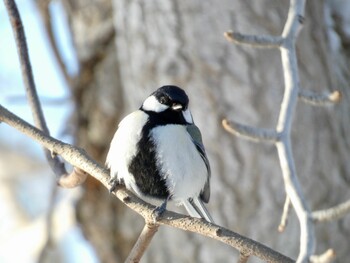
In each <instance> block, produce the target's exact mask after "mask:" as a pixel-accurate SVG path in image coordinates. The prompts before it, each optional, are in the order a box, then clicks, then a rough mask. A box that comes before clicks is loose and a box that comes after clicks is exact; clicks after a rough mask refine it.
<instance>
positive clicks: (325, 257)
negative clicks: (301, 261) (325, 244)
mask: <svg viewBox="0 0 350 263" xmlns="http://www.w3.org/2000/svg"><path fill="white" fill-rule="evenodd" d="M335 258H336V254H335V252H334V250H333V249H328V250H327V251H326V252H324V253H323V254H321V255H314V256H311V258H310V262H311V263H330V262H333V261H334V260H335Z"/></svg>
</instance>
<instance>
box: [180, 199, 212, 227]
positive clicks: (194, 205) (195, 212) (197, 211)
mask: <svg viewBox="0 0 350 263" xmlns="http://www.w3.org/2000/svg"><path fill="white" fill-rule="evenodd" d="M183 205H184V206H185V208H186V210H187V212H188V213H189V214H190V215H191V216H193V217H200V218H204V219H205V220H207V221H208V222H211V223H214V220H213V218H212V217H211V215H210V214H209V212H208V210H207V208H206V207H205V205H204V204H203V202H202V200H200V199H199V198H193V199H188V200H186V201H185V202H183Z"/></svg>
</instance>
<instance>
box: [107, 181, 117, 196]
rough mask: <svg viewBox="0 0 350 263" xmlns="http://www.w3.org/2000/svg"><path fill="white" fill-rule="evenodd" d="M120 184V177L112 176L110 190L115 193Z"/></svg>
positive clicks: (109, 183)
mask: <svg viewBox="0 0 350 263" xmlns="http://www.w3.org/2000/svg"><path fill="white" fill-rule="evenodd" d="M118 184H119V182H118V179H116V178H112V179H111V180H109V182H108V185H109V189H108V190H109V192H110V193H113V191H114V190H115V189H116V188H117V185H118Z"/></svg>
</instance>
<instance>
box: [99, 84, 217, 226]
mask: <svg viewBox="0 0 350 263" xmlns="http://www.w3.org/2000/svg"><path fill="white" fill-rule="evenodd" d="M188 103H189V99H188V96H187V94H186V93H185V91H184V90H182V89H180V88H179V87H176V86H170V85H169V86H163V87H161V88H159V89H157V90H156V91H155V92H153V93H152V94H151V95H150V96H149V97H148V98H147V99H146V100H145V101H144V102H143V104H142V106H141V107H140V109H139V110H137V111H134V112H132V113H131V114H129V115H127V116H126V117H125V118H124V119H123V120H122V121H121V122H120V124H119V126H118V129H117V131H116V133H115V135H114V138H113V140H112V142H111V145H110V149H109V152H108V155H107V160H106V164H107V166H108V167H109V168H110V171H111V179H112V181H114V182H117V183H122V182H123V183H124V184H125V186H126V188H127V189H130V190H132V191H134V192H135V193H136V194H137V195H138V196H139V197H140V198H142V199H146V200H152V199H155V200H160V201H162V202H163V203H162V205H161V206H160V207H158V208H159V209H160V210H161V211H160V212H163V211H164V210H165V208H166V204H167V201H168V200H172V201H175V202H176V203H177V204H183V205H184V206H185V208H186V209H187V211H188V213H189V214H190V215H191V216H194V217H201V218H204V219H206V220H207V221H209V222H213V219H212V217H211V216H210V214H209V213H208V211H207V209H206V207H205V206H204V204H203V202H205V203H208V201H209V197H210V166H209V161H208V158H207V155H206V153H205V149H204V146H203V143H202V136H201V133H200V131H199V129H198V127H197V126H196V125H195V124H194V122H193V119H192V115H191V112H190V110H189V108H188Z"/></svg>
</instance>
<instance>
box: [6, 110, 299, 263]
mask: <svg viewBox="0 0 350 263" xmlns="http://www.w3.org/2000/svg"><path fill="white" fill-rule="evenodd" d="M0 121H2V122H4V123H7V124H8V125H10V126H12V127H14V128H16V129H17V130H18V131H20V132H22V133H24V134H25V135H27V136H29V137H30V138H32V139H33V140H35V141H37V142H38V143H40V144H41V145H42V146H44V147H46V148H47V149H49V150H50V151H53V152H55V153H57V154H59V155H60V156H61V157H62V158H63V159H65V160H66V161H67V162H69V163H70V164H71V165H73V166H74V167H78V168H79V169H81V170H83V171H85V172H86V173H88V174H90V175H92V176H93V177H94V178H96V179H97V180H99V181H100V182H101V183H102V184H103V185H104V186H105V187H106V188H109V178H110V177H109V173H108V171H107V170H106V169H105V168H104V167H102V166H100V165H99V164H98V163H96V162H95V161H94V160H93V159H92V158H91V157H90V156H88V155H87V154H86V153H85V151H84V150H82V149H80V148H77V147H74V146H72V145H70V144H67V143H64V142H61V141H59V140H57V139H55V138H52V137H50V136H49V135H47V134H45V133H44V132H42V131H41V130H39V129H37V128H35V127H33V126H32V125H30V124H29V123H27V122H25V121H24V120H22V119H21V118H19V117H18V116H16V115H14V114H13V113H11V112H10V111H8V110H7V109H5V108H4V107H2V106H1V105H0ZM114 194H115V195H116V196H117V197H118V198H119V199H120V200H121V201H122V202H123V203H124V204H126V205H127V206H128V207H130V208H131V209H133V210H134V211H136V212H137V213H139V214H140V215H141V216H142V217H144V218H145V221H146V222H153V210H154V208H155V207H154V206H152V205H149V204H147V203H145V202H144V201H142V200H141V199H139V198H138V197H136V196H135V195H134V194H132V193H131V192H129V191H128V190H126V189H125V187H122V186H117V188H116V190H115V193H114ZM157 223H159V224H162V225H168V226H172V227H176V228H179V229H183V230H185V231H191V232H194V233H198V234H200V235H203V236H206V237H210V238H213V239H215V240H218V241H220V242H223V243H225V244H227V245H229V246H232V247H234V248H236V249H238V250H239V251H240V252H241V253H244V254H245V255H253V256H256V257H258V258H260V259H262V260H265V261H268V262H287V263H288V262H293V260H292V259H290V258H288V257H286V256H284V255H282V254H280V253H278V252H276V251H274V250H273V249H271V248H269V247H266V246H264V245H262V244H260V243H259V242H256V241H254V240H251V239H249V238H246V237H243V236H241V235H239V234H237V233H235V232H232V231H230V230H228V229H225V228H223V227H220V226H217V225H214V224H211V223H208V222H206V221H204V220H202V219H199V218H192V217H187V216H184V215H180V214H177V213H174V212H169V211H166V212H165V213H164V215H163V216H162V217H161V218H160V219H159V221H158V222H157Z"/></svg>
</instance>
